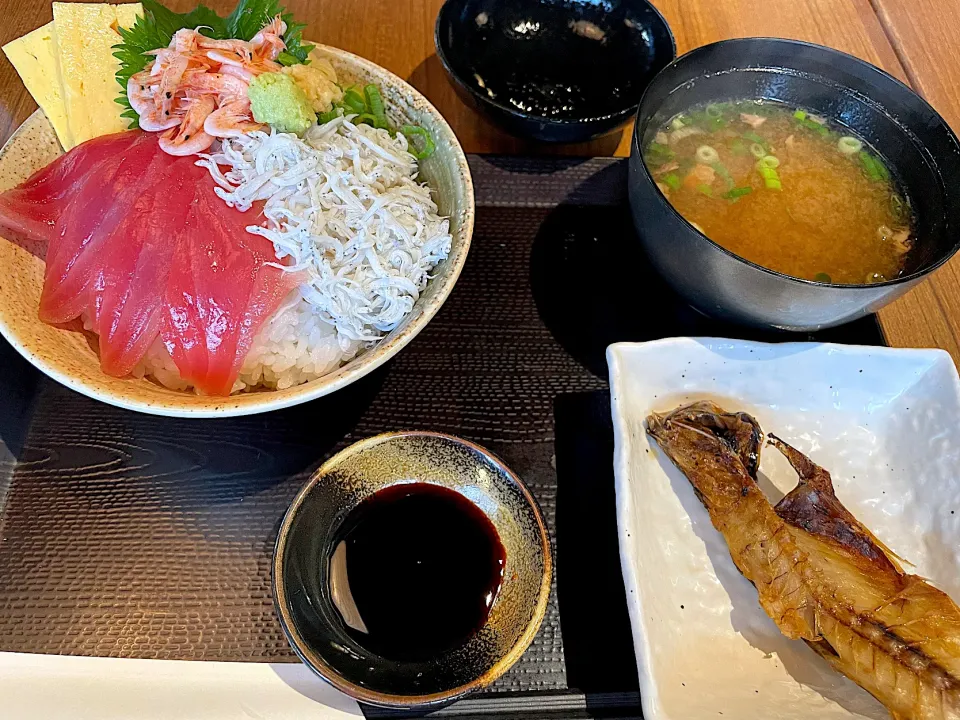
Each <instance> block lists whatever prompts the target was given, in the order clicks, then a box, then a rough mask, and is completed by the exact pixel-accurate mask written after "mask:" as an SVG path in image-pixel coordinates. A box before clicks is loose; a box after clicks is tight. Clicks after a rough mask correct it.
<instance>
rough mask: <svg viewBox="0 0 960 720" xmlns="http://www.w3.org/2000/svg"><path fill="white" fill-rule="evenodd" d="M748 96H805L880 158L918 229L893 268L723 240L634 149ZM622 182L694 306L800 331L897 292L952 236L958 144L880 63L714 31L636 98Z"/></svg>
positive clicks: (862, 311)
mask: <svg viewBox="0 0 960 720" xmlns="http://www.w3.org/2000/svg"><path fill="white" fill-rule="evenodd" d="M748 98H764V99H768V100H773V101H778V102H783V103H787V104H788V105H790V106H795V107H800V106H802V107H805V108H809V109H810V110H813V111H814V112H816V113H817V114H819V115H822V116H824V117H827V118H830V119H831V120H832V121H834V122H838V123H840V124H842V125H846V126H848V127H850V128H852V129H853V130H854V131H855V132H856V133H857V134H858V135H860V136H861V137H863V138H865V139H866V140H867V141H868V142H869V143H870V144H871V145H873V147H874V148H876V149H877V150H878V151H879V152H880V154H881V155H882V156H883V157H884V158H886V159H887V160H888V161H889V163H890V164H891V166H892V167H891V170H892V171H893V172H894V174H895V175H896V176H897V178H898V180H899V182H900V183H901V185H902V187H903V188H904V190H905V191H906V194H907V195H908V197H909V198H910V200H911V202H912V203H913V209H914V212H915V215H916V237H917V241H916V243H915V245H914V248H913V249H912V250H911V251H910V253H909V255H908V256H907V261H906V266H905V268H904V271H903V273H902V275H901V276H900V277H897V278H895V279H893V280H889V281H887V282H882V283H875V284H870V285H834V284H830V283H819V282H814V281H808V280H799V279H797V278H793V277H790V276H788V275H784V274H781V273H778V272H774V271H772V270H768V269H766V268H763V267H760V266H758V265H755V264H753V263H751V262H748V261H747V260H744V259H743V258H740V257H738V256H736V255H734V254H733V253H731V252H729V251H728V250H725V249H723V248H722V247H720V246H719V245H717V244H716V243H714V242H712V241H711V240H709V239H708V238H707V237H705V236H704V235H703V234H701V233H700V232H698V231H697V230H696V229H694V227H693V226H692V225H690V223H688V222H687V221H686V220H684V219H683V218H682V217H681V216H680V214H679V213H677V212H676V211H675V210H674V209H673V207H672V206H671V205H670V203H669V202H668V201H667V200H666V198H664V196H663V194H662V193H661V192H660V191H659V190H658V189H657V187H656V185H655V183H654V181H653V178H652V177H651V175H650V173H649V172H648V171H647V168H646V166H645V165H644V162H643V159H642V157H641V152H642V149H643V148H644V147H646V146H647V144H648V143H649V142H650V140H651V139H652V138H653V136H654V135H655V134H656V132H657V131H658V130H659V129H660V128H662V126H663V124H664V123H665V122H667V121H668V120H670V118H672V117H674V116H675V115H676V114H678V113H680V112H683V111H684V110H686V109H688V108H689V107H691V106H693V105H700V104H702V103H707V102H721V101H726V100H731V99H748ZM628 182H629V194H630V206H631V209H632V212H633V219H634V225H635V226H636V229H637V231H638V233H639V235H640V239H641V242H642V243H643V246H644V247H645V249H646V251H647V254H648V255H649V257H650V260H651V262H652V263H653V265H654V266H655V267H656V269H657V270H658V271H659V272H660V273H661V274H662V275H663V276H664V277H665V278H666V279H667V281H668V282H669V283H670V284H671V285H672V286H673V287H674V288H675V289H676V290H677V291H678V292H679V293H680V294H681V295H683V296H684V297H685V298H686V299H687V301H688V302H689V303H690V304H691V305H693V306H694V307H695V308H697V309H698V310H700V311H702V312H704V313H706V314H708V315H711V316H714V317H717V318H721V319H724V320H732V321H735V322H739V323H743V324H747V325H753V326H756V327H768V328H769V327H772V328H779V329H785V330H802V331H809V330H817V329H820V328H827V327H831V326H834V325H839V324H841V323H845V322H848V321H851V320H855V319H856V318H858V317H861V316H863V315H866V314H868V313H871V312H874V311H876V310H878V309H879V308H880V307H882V306H884V305H886V304H888V303H890V302H892V301H893V300H895V299H896V298H898V297H900V296H901V295H903V294H904V293H905V292H907V291H908V290H909V289H910V288H912V287H913V286H915V285H916V284H917V283H919V282H921V281H922V280H923V278H924V277H925V276H927V275H929V274H930V273H931V272H933V270H935V269H936V268H938V267H939V266H940V265H942V264H943V263H944V262H946V261H947V260H948V259H949V258H950V257H951V256H952V255H953V254H954V253H955V252H956V251H957V249H958V247H960V196H958V188H960V144H958V142H957V137H956V136H955V135H954V133H953V132H952V131H951V130H950V128H949V126H948V125H947V123H946V122H945V121H944V120H943V118H941V117H940V115H938V114H937V112H936V111H935V110H934V109H933V108H932V107H930V105H929V104H927V102H926V101H925V100H923V99H922V98H921V97H919V96H918V95H917V94H915V93H914V92H913V91H912V90H910V88H908V87H907V86H906V85H904V84H903V83H901V82H900V81H898V80H896V79H895V78H893V77H891V76H890V75H888V74H887V73H885V72H883V71H882V70H879V69H878V68H876V67H874V66H873V65H870V64H869V63H866V62H863V61H862V60H859V59H857V58H855V57H852V56H850V55H846V54H844V53H841V52H838V51H836V50H831V49H830V48H825V47H821V46H819V45H811V44H809V43H803V42H797V41H793V40H780V39H774V38H747V39H742V40H724V41H722V42H718V43H714V44H712V45H706V46H704V47H700V48H697V49H696V50H692V51H691V52H689V53H687V54H686V55H684V56H682V57H680V58H678V59H677V60H676V61H675V62H674V63H672V64H671V65H669V66H668V67H667V68H665V69H664V70H663V71H662V72H661V73H660V74H659V75H657V77H656V78H655V79H654V80H653V81H652V82H651V83H650V85H649V87H648V89H647V92H646V94H645V95H644V97H643V100H642V102H641V104H640V108H639V110H638V112H637V123H636V128H635V131H634V137H633V145H632V150H631V155H630V174H629V181H628ZM837 242H843V238H837Z"/></svg>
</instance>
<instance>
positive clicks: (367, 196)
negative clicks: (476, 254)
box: [197, 116, 452, 344]
mask: <svg viewBox="0 0 960 720" xmlns="http://www.w3.org/2000/svg"><path fill="white" fill-rule="evenodd" d="M407 147H408V146H407V140H406V138H405V137H404V136H403V135H402V134H399V133H398V134H396V135H395V136H394V135H391V134H390V133H389V132H387V131H386V130H379V129H375V128H373V127H370V126H369V125H360V124H354V123H352V122H351V117H350V116H348V117H338V118H335V119H334V120H332V121H330V122H328V123H326V124H325V125H318V126H314V127H313V128H311V129H310V130H308V131H307V133H306V135H305V137H304V139H300V138H299V137H297V136H296V135H293V134H289V133H278V132H272V133H269V134H268V133H265V132H252V133H249V134H247V135H244V136H242V137H238V138H229V139H225V140H223V141H222V142H221V144H220V147H219V148H215V150H214V152H213V153H211V154H209V155H201V159H200V160H198V161H197V164H198V165H201V166H202V167H205V168H206V169H207V170H209V172H210V175H211V176H212V177H213V179H214V181H215V182H216V183H217V185H218V187H217V188H216V192H217V194H218V195H219V196H220V197H221V198H223V200H224V201H225V202H226V203H227V204H228V205H230V206H232V207H236V208H237V209H239V210H242V211H247V210H249V209H250V208H251V207H252V206H253V204H254V203H255V202H258V201H265V204H264V207H263V218H264V220H263V222H262V224H259V225H251V226H249V227H248V228H247V230H248V231H249V232H251V233H254V234H257V235H262V236H263V237H265V238H267V239H268V240H270V241H271V242H272V243H273V245H274V248H275V250H276V256H277V260H278V263H277V264H276V265H277V267H280V268H282V269H283V270H284V271H287V272H298V271H302V272H304V277H305V279H304V281H303V283H302V284H301V286H300V293H301V295H302V296H303V298H304V299H305V300H306V301H307V302H309V303H310V304H312V305H313V306H314V307H316V308H317V309H318V310H319V311H320V312H321V314H322V316H323V317H324V318H326V319H328V320H329V321H330V322H331V323H333V324H334V325H335V326H336V328H337V332H338V334H339V336H340V337H341V339H342V341H344V342H348V341H360V342H362V343H364V344H372V343H374V342H376V341H377V340H379V339H380V338H382V337H383V335H384V334H386V333H388V332H389V331H390V330H392V329H394V328H395V327H396V326H397V325H398V324H399V323H400V322H401V320H403V318H404V316H405V315H407V313H409V312H410V311H411V310H412V309H413V305H414V303H415V302H416V301H417V298H418V297H419V296H420V293H421V292H422V291H423V289H424V288H425V287H426V285H427V281H428V280H429V279H430V277H431V275H430V273H431V271H432V270H433V269H434V268H435V267H436V266H437V264H438V263H440V262H441V261H443V260H444V259H445V258H446V257H447V255H448V254H449V253H450V245H451V240H452V239H451V236H450V224H449V221H448V220H446V219H444V218H441V217H440V216H439V215H438V214H437V206H436V204H435V203H434V202H433V200H432V199H431V197H430V189H429V188H428V187H427V186H426V185H424V184H421V183H418V182H417V181H416V177H417V172H418V167H417V161H416V159H415V158H414V157H413V155H411V154H410V153H409V152H408V151H407Z"/></svg>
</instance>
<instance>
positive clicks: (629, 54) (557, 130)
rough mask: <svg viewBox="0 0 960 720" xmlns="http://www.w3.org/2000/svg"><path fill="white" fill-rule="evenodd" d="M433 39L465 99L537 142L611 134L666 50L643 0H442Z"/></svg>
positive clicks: (654, 14) (628, 115) (665, 59)
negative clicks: (609, 0) (593, 0)
mask: <svg viewBox="0 0 960 720" xmlns="http://www.w3.org/2000/svg"><path fill="white" fill-rule="evenodd" d="M435 42H436V46H437V57H439V58H440V62H441V63H443V66H444V68H446V70H447V72H448V73H449V75H450V77H451V78H452V79H453V81H454V84H455V87H456V89H457V91H458V93H459V94H460V95H461V97H463V99H464V100H465V101H466V102H468V103H469V104H471V105H473V106H475V107H476V108H478V109H479V110H480V111H481V112H483V113H484V114H485V115H487V117H489V118H490V119H491V120H493V121H494V122H495V123H497V124H498V125H500V126H501V127H503V128H504V129H505V130H506V131H507V132H510V133H513V134H514V135H518V136H520V137H528V138H532V139H534V140H540V141H546V142H581V141H584V140H590V139H591V138H595V137H598V136H600V135H603V134H606V133H609V132H611V131H613V130H616V129H617V128H619V127H620V126H622V125H623V124H625V123H626V122H627V121H629V120H630V119H632V117H633V115H634V113H636V111H637V106H638V105H639V104H640V97H641V96H642V95H643V92H644V90H645V88H646V86H647V83H649V82H650V80H651V78H653V76H654V75H656V74H657V72H659V71H660V69H661V68H663V67H665V66H666V65H667V64H668V63H669V62H670V61H671V60H673V59H674V57H675V56H676V44H675V43H674V39H673V34H672V33H671V32H670V27H669V26H668V25H667V21H666V20H664V19H663V16H662V15H660V13H659V12H658V11H657V9H656V8H655V7H654V6H653V5H651V4H650V3H649V2H647V0H618V1H617V2H613V3H589V2H573V3H557V2H552V1H551V0H520V1H519V2H497V1H496V0H447V2H446V3H444V5H443V7H442V8H441V9H440V13H439V14H438V15H437V24H436V32H435Z"/></svg>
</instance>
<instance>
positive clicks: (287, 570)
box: [273, 432, 552, 709]
mask: <svg viewBox="0 0 960 720" xmlns="http://www.w3.org/2000/svg"><path fill="white" fill-rule="evenodd" d="M551 575H552V558H551V553H550V540H549V536H548V534H547V530H546V526H545V524H544V522H543V517H542V516H541V514H540V510H539V508H538V507H537V504H536V502H535V501H534V499H533V497H532V496H531V495H530V493H529V491H528V490H527V489H526V488H525V487H524V485H523V483H522V482H521V481H520V479H519V478H517V476H516V475H514V474H513V473H512V472H511V471H510V470H509V469H508V468H507V467H506V466H505V465H504V464H503V463H502V462H501V461H500V460H498V459H497V458H496V457H494V456H493V455H491V454H490V453H489V452H487V451H486V450H484V449H483V448H481V447H479V446H477V445H473V444H472V443H469V442H467V441H464V440H460V439H458V438H454V437H451V436H448V435H442V434H437V433H412V432H411V433H390V434H385V435H378V436H376V437H372V438H369V439H367V440H363V441H360V442H358V443H356V444H354V445H352V446H350V447H348V448H347V449H346V450H343V451H342V452H340V453H339V454H337V455H335V456H334V457H333V458H331V459H330V460H329V461H327V462H326V463H325V464H324V465H323V466H322V467H321V468H320V469H319V470H318V471H317V472H316V473H315V474H314V476H313V477H312V478H311V479H310V481H309V482H308V483H307V485H306V486H305V487H304V488H303V490H301V492H300V493H299V494H298V495H297V497H296V499H295V500H294V501H293V504H292V505H291V507H290V509H289V510H288V511H287V514H286V516H285V518H284V520H283V523H282V525H281V528H280V532H279V536H278V538H277V545H276V550H275V554H274V561H273V589H274V597H275V600H276V605H277V611H278V614H279V616H280V623H281V625H282V627H283V630H284V633H285V634H286V636H287V639H288V640H289V641H290V644H291V646H292V647H293V649H294V651H295V652H296V653H297V655H298V656H299V657H300V658H301V659H302V660H303V662H304V663H305V664H306V665H307V666H308V667H310V668H311V669H312V670H313V671H314V672H315V673H317V674H318V675H319V676H320V677H322V678H323V679H324V680H326V681H327V682H329V683H330V684H331V685H333V686H334V687H336V688H337V689H339V690H341V691H342V692H344V693H346V694H348V695H350V696H352V697H354V698H356V699H357V700H359V701H361V702H364V703H369V704H371V705H379V706H381V707H389V708H421V709H422V708H428V707H432V706H436V705H440V704H443V703H446V702H449V701H452V700H454V699H456V698H458V697H461V696H463V695H465V694H467V693H469V692H471V691H474V690H478V689H480V688H483V687H486V686H487V685H489V684H490V683H492V682H493V681H494V680H496V679H497V678H498V677H500V675H502V674H503V673H504V672H506V670H507V669H508V668H509V667H510V666H511V665H513V663H515V662H516V661H517V660H518V659H519V657H520V656H521V655H522V654H523V652H524V651H525V650H526V648H527V647H528V646H529V644H530V642H531V641H532V640H533V637H534V635H535V634H536V632H537V630H538V629H539V627H540V623H541V622H542V620H543V617H544V614H545V612H546V606H547V600H548V598H549V595H550V582H551Z"/></svg>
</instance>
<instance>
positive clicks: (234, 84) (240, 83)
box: [181, 73, 249, 104]
mask: <svg viewBox="0 0 960 720" xmlns="http://www.w3.org/2000/svg"><path fill="white" fill-rule="evenodd" d="M248 87H249V83H247V82H245V81H244V80H242V79H240V78H238V77H235V76H234V75H227V74H225V73H198V74H196V75H191V76H190V77H189V78H186V79H185V81H184V82H183V84H182V85H181V88H182V89H183V90H185V91H186V92H188V93H196V94H201V95H216V96H217V98H218V101H219V102H220V103H221V104H222V103H225V102H230V101H231V100H237V99H239V98H245V97H246V96H247V88H248Z"/></svg>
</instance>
